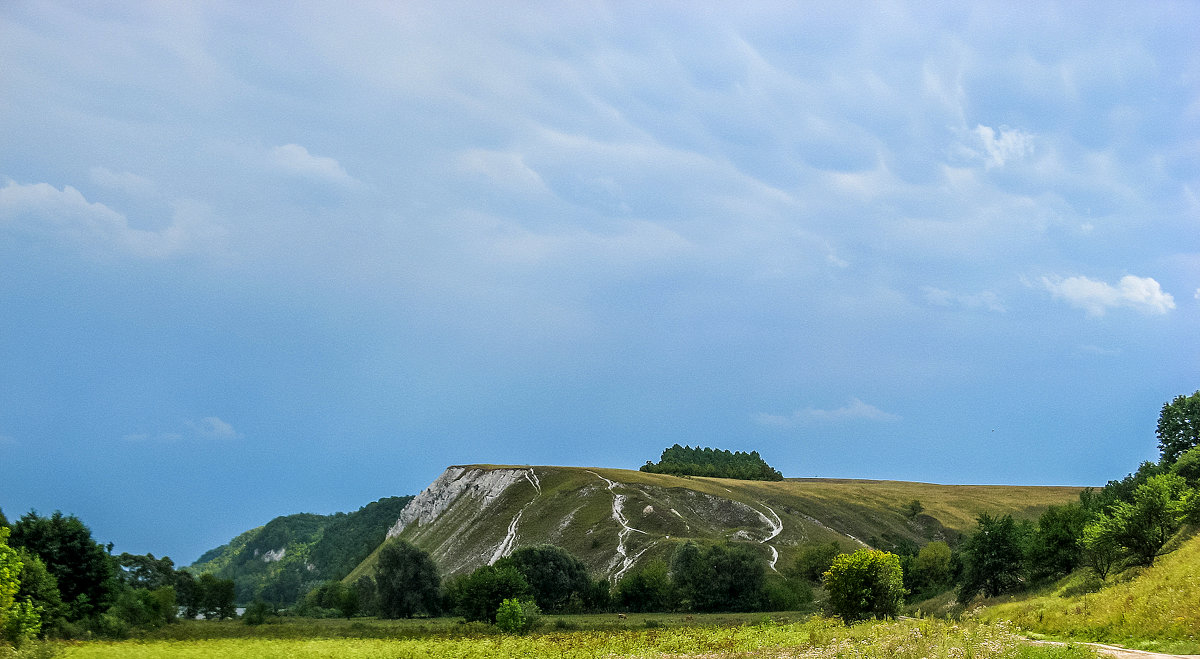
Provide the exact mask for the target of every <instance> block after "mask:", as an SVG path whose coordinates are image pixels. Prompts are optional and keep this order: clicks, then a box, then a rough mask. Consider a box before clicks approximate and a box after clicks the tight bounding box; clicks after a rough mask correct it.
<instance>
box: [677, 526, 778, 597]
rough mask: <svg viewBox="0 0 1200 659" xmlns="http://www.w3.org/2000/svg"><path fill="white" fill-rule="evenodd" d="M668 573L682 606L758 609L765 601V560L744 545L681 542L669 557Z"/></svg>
mask: <svg viewBox="0 0 1200 659" xmlns="http://www.w3.org/2000/svg"><path fill="white" fill-rule="evenodd" d="M671 575H672V579H673V581H674V584H675V588H676V589H677V591H678V593H679V596H680V598H681V600H680V604H681V606H683V607H684V608H690V609H692V610H695V611H757V610H759V609H761V608H762V607H763V605H764V604H765V603H766V561H765V560H764V559H763V557H762V556H761V555H760V554H759V553H758V552H756V551H755V550H754V549H752V548H750V547H749V546H747V545H744V544H728V545H712V546H710V547H707V548H704V549H701V548H700V547H699V546H698V545H696V544H694V543H692V542H687V543H684V544H683V545H681V546H680V547H679V548H678V549H676V550H675V555H674V556H673V557H672V559H671Z"/></svg>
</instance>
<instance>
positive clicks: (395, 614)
mask: <svg viewBox="0 0 1200 659" xmlns="http://www.w3.org/2000/svg"><path fill="white" fill-rule="evenodd" d="M375 584H376V588H377V590H378V597H379V613H380V615H382V616H383V617H385V618H411V617H413V616H414V615H419V614H423V615H437V614H438V613H439V612H440V607H441V588H442V578H441V576H440V575H439V574H438V569H437V565H435V564H434V562H433V559H432V558H430V557H429V554H428V553H427V552H425V551H423V550H421V549H417V548H416V547H414V546H412V545H410V544H409V543H407V542H405V541H403V540H400V539H398V538H393V539H392V540H389V541H387V543H385V544H384V545H383V548H382V549H380V550H379V563H378V565H377V566H376V568H375ZM498 605H499V603H497V606H498Z"/></svg>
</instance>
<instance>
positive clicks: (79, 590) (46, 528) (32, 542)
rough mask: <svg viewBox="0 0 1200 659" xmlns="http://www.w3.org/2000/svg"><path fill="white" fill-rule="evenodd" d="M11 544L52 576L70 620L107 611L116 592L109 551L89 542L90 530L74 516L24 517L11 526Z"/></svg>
mask: <svg viewBox="0 0 1200 659" xmlns="http://www.w3.org/2000/svg"><path fill="white" fill-rule="evenodd" d="M10 542H11V544H12V545H13V546H14V547H24V548H25V549H27V550H28V551H29V552H30V553H31V554H34V555H36V556H37V557H38V558H40V559H41V561H42V563H43V564H45V566H46V569H47V570H48V571H49V572H50V573H51V574H53V575H54V578H55V579H56V580H57V581H58V588H59V592H60V593H61V595H62V600H63V602H64V603H65V604H66V606H67V617H68V618H69V619H70V620H81V619H83V618H87V617H89V616H92V615H95V614H97V613H98V612H99V611H102V610H104V609H106V608H107V607H108V605H109V604H110V603H111V600H112V598H113V597H114V596H115V594H116V593H117V591H118V590H119V586H120V584H119V582H118V581H117V577H116V568H115V566H114V564H113V561H112V558H111V557H110V556H109V554H108V551H107V550H106V549H105V548H104V547H103V546H101V545H100V544H99V543H97V542H95V541H94V540H92V532H91V530H89V529H88V527H86V526H84V524H83V522H81V521H79V518H77V517H75V516H74V515H70V516H64V515H63V514H62V513H61V512H58V511H55V512H54V514H53V515H51V516H50V517H39V516H38V515H37V513H34V512H29V513H26V514H25V515H22V516H21V519H19V520H18V521H17V523H16V524H14V525H13V526H12V537H11V539H10Z"/></svg>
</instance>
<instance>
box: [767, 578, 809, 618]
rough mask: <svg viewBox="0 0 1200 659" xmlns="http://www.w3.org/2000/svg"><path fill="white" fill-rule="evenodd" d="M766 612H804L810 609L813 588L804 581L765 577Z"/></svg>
mask: <svg viewBox="0 0 1200 659" xmlns="http://www.w3.org/2000/svg"><path fill="white" fill-rule="evenodd" d="M764 590H765V595H766V604H765V605H764V606H763V608H764V609H766V610H767V611H806V610H808V609H810V608H812V604H813V588H812V584H810V583H809V582H808V581H807V580H805V579H788V578H786V577H783V576H780V575H777V574H772V575H767V580H766V584H765V586H764Z"/></svg>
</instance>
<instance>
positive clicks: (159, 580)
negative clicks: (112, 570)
mask: <svg viewBox="0 0 1200 659" xmlns="http://www.w3.org/2000/svg"><path fill="white" fill-rule="evenodd" d="M117 567H118V568H119V569H118V570H117V578H118V579H120V581H121V583H123V584H125V585H126V586H128V587H130V588H144V589H146V590H155V589H158V588H162V587H163V586H174V584H175V562H174V561H172V560H171V558H170V557H168V556H163V557H162V558H155V557H154V554H146V555H144V556H142V555H139V554H130V553H127V552H126V553H122V554H121V555H120V556H117Z"/></svg>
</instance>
